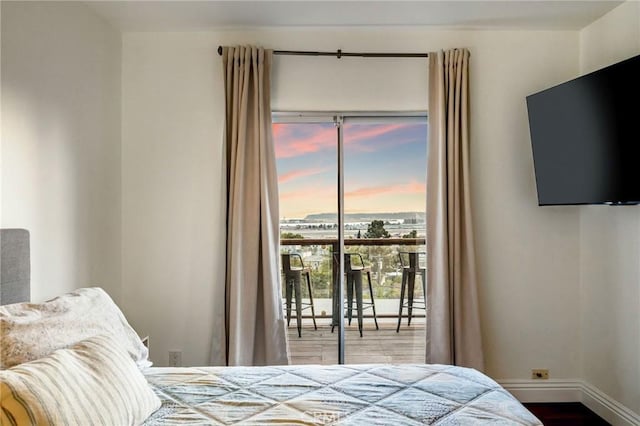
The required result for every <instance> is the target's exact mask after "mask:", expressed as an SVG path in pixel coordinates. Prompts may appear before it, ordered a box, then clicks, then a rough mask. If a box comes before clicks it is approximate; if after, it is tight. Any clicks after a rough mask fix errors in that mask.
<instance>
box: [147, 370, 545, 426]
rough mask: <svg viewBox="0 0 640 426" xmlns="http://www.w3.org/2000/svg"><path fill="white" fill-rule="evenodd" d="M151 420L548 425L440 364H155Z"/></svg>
mask: <svg viewBox="0 0 640 426" xmlns="http://www.w3.org/2000/svg"><path fill="white" fill-rule="evenodd" d="M144 373H145V376H146V378H147V380H148V382H149V383H150V384H151V386H152V388H153V389H154V391H155V392H156V394H157V395H158V396H159V397H160V399H161V400H162V406H161V408H160V409H159V410H158V411H156V412H155V413H154V414H153V415H152V416H151V417H149V418H148V419H147V421H146V422H145V425H171V424H180V425H183V424H213V425H229V424H241V425H269V424H280V425H283V424H284V425H333V424H336V425H337V424H340V425H367V426H373V425H397V426H400V425H425V424H434V425H481V424H491V425H541V424H542V423H541V422H540V421H539V420H538V419H537V418H536V417H535V416H533V415H532V414H531V413H530V412H529V411H527V409H526V408H525V407H523V406H522V405H521V404H520V403H519V402H518V401H517V400H516V399H515V398H514V397H513V396H512V395H511V394H509V393H508V392H507V391H506V390H505V389H504V388H502V387H501V386H500V385H499V384H497V383H496V382H495V381H493V380H492V379H490V378H489V377H487V376H485V375H483V374H481V373H479V372H478V371H476V370H473V369H469V368H462V367H453V366H448V365H433V364H415V365H414V364H403V365H388V364H369V365H339V366H336V365H334V366H298V365H295V366H294V365H290V366H277V367H202V368H149V369H147V370H145V371H144Z"/></svg>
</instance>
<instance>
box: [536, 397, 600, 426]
mask: <svg viewBox="0 0 640 426" xmlns="http://www.w3.org/2000/svg"><path fill="white" fill-rule="evenodd" d="M524 406H525V407H527V409H529V411H531V412H532V413H533V414H534V415H535V416H536V417H537V418H538V419H540V421H541V422H542V423H543V424H544V425H545V426H606V425H609V423H607V422H605V421H604V420H603V419H601V418H600V417H598V416H597V415H596V414H595V413H594V412H593V411H591V410H589V409H588V408H587V407H585V406H584V405H582V404H581V403H579V402H563V403H538V402H535V403H525V404H524Z"/></svg>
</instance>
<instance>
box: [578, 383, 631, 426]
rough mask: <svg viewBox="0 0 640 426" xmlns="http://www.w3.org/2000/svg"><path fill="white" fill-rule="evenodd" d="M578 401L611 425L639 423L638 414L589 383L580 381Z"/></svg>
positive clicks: (626, 425)
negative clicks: (580, 387)
mask: <svg viewBox="0 0 640 426" xmlns="http://www.w3.org/2000/svg"><path fill="white" fill-rule="evenodd" d="M580 402H582V403H583V404H584V405H585V406H586V407H587V408H589V409H590V410H591V411H593V412H594V413H596V414H597V415H599V416H600V417H602V418H603V419H605V420H606V421H608V422H609V423H611V424H612V425H624V426H638V425H640V415H639V414H637V413H634V412H633V411H631V410H630V409H629V408H627V407H625V406H624V405H622V404H620V403H619V402H618V401H616V400H615V399H613V398H611V397H609V395H607V394H605V393H604V392H602V391H601V390H600V389H598V388H596V387H595V386H592V385H590V384H589V383H586V382H583V383H582V400H581V401H580Z"/></svg>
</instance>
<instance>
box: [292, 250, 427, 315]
mask: <svg viewBox="0 0 640 426" xmlns="http://www.w3.org/2000/svg"><path fill="white" fill-rule="evenodd" d="M344 243H345V252H347V253H359V254H361V255H362V257H363V259H364V263H365V265H366V266H368V267H370V269H371V279H372V285H373V290H374V291H373V292H374V297H375V300H376V311H377V316H378V317H397V316H398V306H399V299H400V287H401V280H402V269H401V264H400V259H399V257H398V253H399V252H401V251H416V252H424V251H425V239H424V238H346V239H345V240H344ZM280 246H281V251H282V252H284V253H286V252H296V253H300V254H301V256H302V257H303V259H304V262H305V265H306V266H309V267H311V270H312V272H311V280H312V285H313V297H314V299H315V301H316V316H319V317H331V298H332V288H333V283H334V280H335V279H336V278H335V276H336V275H335V274H336V273H335V271H336V270H337V264H336V262H335V261H334V259H336V258H334V256H333V253H337V252H338V248H339V247H338V239H337V238H313V239H312V238H287V239H282V240H281V241H280ZM416 287H419V286H416ZM419 288H420V289H421V287H419ZM303 292H304V290H303ZM419 293H421V290H420V291H419ZM366 296H368V292H367V291H365V297H366ZM318 305H320V309H319V308H318ZM324 305H326V309H322V307H324ZM416 314H418V315H415V316H421V313H418V312H416Z"/></svg>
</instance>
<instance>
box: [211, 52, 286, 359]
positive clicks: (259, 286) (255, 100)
mask: <svg viewBox="0 0 640 426" xmlns="http://www.w3.org/2000/svg"><path fill="white" fill-rule="evenodd" d="M222 57H223V67H224V71H223V72H224V84H225V92H226V111H225V113H226V122H225V124H226V129H225V139H226V140H225V142H226V154H227V158H226V163H227V241H226V244H227V250H226V252H227V262H226V283H225V284H226V312H225V313H226V355H227V365H273V364H287V363H288V353H287V341H286V339H287V337H286V328H285V321H284V313H283V310H282V300H281V298H280V282H279V271H278V253H279V244H280V242H279V232H278V226H279V224H278V217H279V215H278V184H277V172H276V165H275V150H274V146H273V139H272V134H271V106H270V101H271V99H270V78H271V58H272V52H271V51H270V50H264V49H262V48H257V47H252V46H247V47H225V48H223V56H222Z"/></svg>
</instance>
